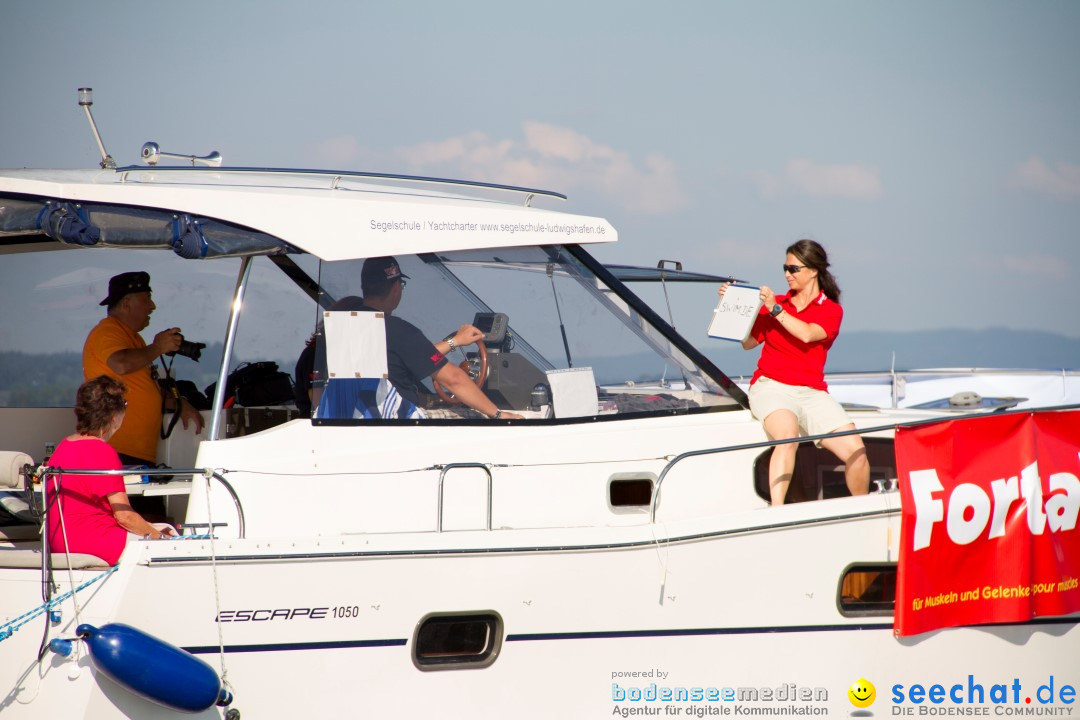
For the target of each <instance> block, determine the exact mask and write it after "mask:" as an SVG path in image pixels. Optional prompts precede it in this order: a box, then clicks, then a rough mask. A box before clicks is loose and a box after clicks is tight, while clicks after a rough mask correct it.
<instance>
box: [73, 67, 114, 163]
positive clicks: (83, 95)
mask: <svg viewBox="0 0 1080 720" xmlns="http://www.w3.org/2000/svg"><path fill="white" fill-rule="evenodd" d="M93 104H94V89H93V88H88V87H84V88H79V105H80V106H82V109H83V110H85V111H86V119H87V120H89V121H90V129H91V130H93V131H94V139H95V140H97V146H98V150H100V151H101V169H102V170H110V169H116V161H115V160H113V159H112V155H110V154H109V153H107V152H105V143H103V142H101V133H99V132H98V129H97V123H95V122H94V115H93V113H91V112H90V106H91V105H93Z"/></svg>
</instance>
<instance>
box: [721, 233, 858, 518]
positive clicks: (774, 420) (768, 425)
mask: <svg viewBox="0 0 1080 720" xmlns="http://www.w3.org/2000/svg"><path fill="white" fill-rule="evenodd" d="M828 268H829V258H828V255H826V253H825V248H823V247H821V245H819V244H818V243H816V242H814V241H813V240H799V241H798V242H796V243H795V244H794V245H792V246H791V247H789V248H788V249H787V258H786V259H785V260H784V278H785V279H786V280H787V283H788V290H789V291H788V292H787V293H785V294H783V295H776V294H775V293H773V291H772V289H770V288H769V287H767V286H762V288H761V301H762V307H761V314H760V315H759V316H758V318H757V320H756V321H755V322H754V327H753V329H752V330H751V331H750V336H749V337H748V338H747V339H746V340H744V341H743V344H742V345H743V348H745V349H747V350H750V349H752V348H755V347H757V346H758V345H763V348H762V350H761V357H760V359H759V360H758V366H757V371H756V372H754V377H753V378H752V379H751V380H750V393H749V396H750V412H751V413H752V414H753V416H754V417H755V418H757V419H758V420H760V421H761V423H762V424H763V425H764V426H765V432H766V433H767V434H768V436H769V438H770V439H772V440H787V439H790V438H796V437H799V436H800V435H822V434H825V433H830V432H834V431H838V430H853V429H854V428H855V425H854V424H853V423H852V422H851V420H850V419H849V418H848V416H847V413H846V412H844V409H843V408H842V407H840V403H838V402H837V401H836V400H834V399H833V397H832V396H831V395H829V393H828V386H827V385H826V384H825V358H826V356H827V355H828V353H829V348H830V347H832V344H833V341H834V340H836V336H837V335H838V334H839V332H840V322H841V321H842V320H843V318H844V310H843V308H841V307H840V287H839V286H838V285H837V284H836V279H835V278H834V277H833V276H832V274H831V273H830V272H829V270H828ZM726 289H727V285H724V286H723V287H721V288H720V290H719V291H718V292H719V293H720V295H723V294H724V290H726ZM818 445H819V446H821V447H823V448H825V449H826V450H829V451H830V452H832V453H833V454H834V455H836V456H837V457H838V458H840V459H841V460H842V461H843V462H844V467H845V473H844V475H845V479H846V481H847V486H848V490H849V491H851V494H852V495H865V494H866V493H867V491H868V489H869V485H870V465H869V463H868V462H867V459H866V448H865V447H864V446H863V442H862V439H861V438H860V437H859V436H858V435H844V436H841V437H833V438H826V439H824V440H820V441H818ZM797 449H798V444H797V443H786V444H783V445H777V446H776V447H774V448H773V453H772V458H771V459H770V460H769V496H770V499H771V501H772V504H773V505H783V504H784V497H785V496H786V495H787V491H788V485H789V484H790V483H791V475H792V472H793V471H794V469H795V451H796V450H797Z"/></svg>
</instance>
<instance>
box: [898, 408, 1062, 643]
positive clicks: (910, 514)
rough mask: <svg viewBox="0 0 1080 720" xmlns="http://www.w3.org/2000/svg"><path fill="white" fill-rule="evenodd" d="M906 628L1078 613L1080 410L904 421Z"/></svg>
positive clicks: (913, 631) (902, 622) (901, 612)
mask: <svg viewBox="0 0 1080 720" xmlns="http://www.w3.org/2000/svg"><path fill="white" fill-rule="evenodd" d="M896 469H897V473H898V476H899V478H900V493H901V499H902V501H903V516H902V530H901V535H900V563H899V567H898V571H897V583H896V621H895V625H894V632H895V633H896V634H897V635H917V634H918V633H924V632H928V631H930V630H934V629H936V628H941V627H951V626H955V625H977V624H981V623H1003V622H1004V623H1010V622H1024V621H1026V620H1030V619H1031V618H1034V617H1038V616H1042V615H1066V614H1068V613H1073V612H1080V528H1078V527H1077V514H1078V511H1080V411H1075V410H1074V411H1058V412H1041V413H1029V414H1024V413H1017V414H1010V415H987V416H986V417H979V418H973V419H970V420H953V421H949V422H943V423H937V424H933V425H924V426H920V427H915V428H901V429H899V430H897V432H896Z"/></svg>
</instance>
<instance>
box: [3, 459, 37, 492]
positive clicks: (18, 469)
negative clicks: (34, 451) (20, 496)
mask: <svg viewBox="0 0 1080 720" xmlns="http://www.w3.org/2000/svg"><path fill="white" fill-rule="evenodd" d="M33 464H34V459H33V458H32V457H30V456H29V455H27V454H26V453H24V452H19V451H18V450H0V488H12V489H15V490H21V489H22V487H23V475H22V469H23V467H24V466H26V465H33Z"/></svg>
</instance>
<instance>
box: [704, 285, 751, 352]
mask: <svg viewBox="0 0 1080 720" xmlns="http://www.w3.org/2000/svg"><path fill="white" fill-rule="evenodd" d="M760 292H761V288H759V287H754V286H753V285H729V286H728V289H727V290H725V291H724V296H723V297H722V298H720V302H718V303H716V309H715V310H713V316H712V322H710V323H709V330H708V333H709V337H714V338H719V339H721V340H734V341H735V342H742V341H743V340H745V339H746V338H748V337H749V336H750V328H752V327H753V326H754V320H755V319H757V315H758V311H759V310H760V309H761V296H760V295H759V293H760Z"/></svg>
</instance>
